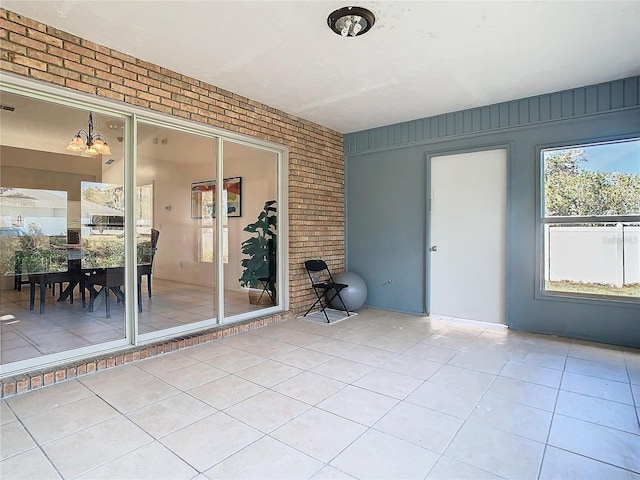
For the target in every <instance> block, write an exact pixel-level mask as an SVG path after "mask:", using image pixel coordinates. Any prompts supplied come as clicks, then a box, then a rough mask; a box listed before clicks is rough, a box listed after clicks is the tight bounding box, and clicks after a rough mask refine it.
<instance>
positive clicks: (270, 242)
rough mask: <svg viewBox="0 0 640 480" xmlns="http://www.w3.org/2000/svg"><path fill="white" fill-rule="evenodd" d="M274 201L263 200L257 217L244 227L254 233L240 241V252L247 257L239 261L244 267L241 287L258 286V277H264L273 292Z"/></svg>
mask: <svg viewBox="0 0 640 480" xmlns="http://www.w3.org/2000/svg"><path fill="white" fill-rule="evenodd" d="M276 211H277V209H276V201H275V200H269V201H267V202H265V204H264V207H263V209H262V211H261V212H260V214H259V215H258V219H257V220H256V221H255V222H253V223H250V224H249V225H247V226H246V227H245V228H244V231H245V232H249V233H252V234H254V235H253V236H252V237H251V238H248V239H246V240H245V241H244V242H242V245H241V246H242V253H243V254H244V255H247V256H248V258H243V259H242V261H241V262H240V263H241V265H242V266H243V267H244V270H243V272H242V276H241V277H240V279H239V280H240V285H241V286H243V287H259V286H260V285H261V282H260V280H259V279H265V280H264V281H266V282H267V287H268V289H269V290H270V291H271V292H273V293H274V294H275V282H276V245H277V243H278V242H277V227H278V217H277V215H276Z"/></svg>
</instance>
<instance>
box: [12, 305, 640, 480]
mask: <svg viewBox="0 0 640 480" xmlns="http://www.w3.org/2000/svg"><path fill="white" fill-rule="evenodd" d="M639 406H640V351H639V350H633V349H624V348H618V347H613V346H608V345H601V344H595V343H588V342H582V341H572V340H567V339H561V338H553V337H546V336H541V335H533V334H525V333H521V332H511V331H508V330H506V329H495V328H484V327H482V326H478V325H466V324H460V323H447V322H444V321H437V320H430V319H425V318H420V317H414V316H408V315H401V314H395V313H390V312H382V311H376V310H370V309H364V310H361V311H360V313H359V315H358V316H356V317H353V318H351V319H348V320H345V321H342V322H340V323H337V324H334V325H324V324H320V323H316V322H311V321H308V320H299V319H296V320H288V321H285V322H282V323H279V324H277V325H273V326H269V327H265V328H262V329H259V330H254V331H252V332H249V333H245V334H241V335H236V336H233V337H228V338H225V339H223V340H220V341H216V342H213V343H209V344H205V345H200V346H197V347H192V348H189V349H185V350H182V351H178V352H175V353H171V354H166V355H163V356H159V357H155V358H152V359H148V360H145V361H142V362H138V363H135V364H130V365H126V366H123V367H117V368H114V369H109V370H105V371H102V372H98V373H95V374H92V375H87V376H84V377H80V378H78V379H77V380H72V381H67V382H64V383H61V384H57V385H53V386H51V387H46V388H43V389H41V390H36V391H33V392H30V393H27V394H23V395H18V396H15V397H11V398H9V399H6V400H3V401H1V402H0V408H1V410H0V414H1V417H0V418H1V427H0V428H1V448H0V456H1V459H2V460H1V463H0V476H1V477H2V479H3V480H9V479H47V478H66V479H71V478H80V479H89V478H90V479H100V478H114V479H138V478H141V479H142V478H149V479H163V478H166V479H182V478H184V479H198V480H206V479H207V478H210V479H214V478H233V479H269V478H273V479H281V478H283V479H284V478H292V479H329V478H335V479H342V478H344V479H347V478H360V479H367V478H391V479H405V478H406V479H413V478H416V479H465V478H466V479H499V478H506V479H558V478H566V479H587V478H592V479H636V480H638V479H640V427H639V423H638V414H639V409H638V407H639Z"/></svg>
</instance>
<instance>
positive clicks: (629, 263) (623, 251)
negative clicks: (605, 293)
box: [545, 223, 640, 287]
mask: <svg viewBox="0 0 640 480" xmlns="http://www.w3.org/2000/svg"><path fill="white" fill-rule="evenodd" d="M545 240H546V241H545V267H546V268H545V277H546V280H547V281H563V280H564V281H571V282H582V283H601V284H609V285H614V286H616V287H622V286H623V285H629V284H633V283H640V226H628V225H624V224H622V223H619V224H617V225H616V226H611V227H595V226H594V227H568V226H565V225H545Z"/></svg>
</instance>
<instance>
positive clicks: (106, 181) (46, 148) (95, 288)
mask: <svg viewBox="0 0 640 480" xmlns="http://www.w3.org/2000/svg"><path fill="white" fill-rule="evenodd" d="M2 105H3V106H8V107H10V108H8V109H7V108H3V109H2V110H0V123H1V125H2V136H1V138H0V179H1V184H0V273H1V275H0V312H1V317H0V328H1V329H2V332H1V333H2V337H1V338H2V340H1V341H2V345H1V348H0V351H1V352H2V353H1V360H2V364H3V365H5V364H10V363H14V362H21V361H28V360H30V359H34V358H36V357H42V356H46V355H51V354H57V353H60V352H65V351H70V350H78V349H83V348H84V349H85V351H87V350H86V349H87V348H90V347H92V346H93V345H97V344H104V343H107V342H112V341H123V339H125V337H126V329H125V324H126V318H125V316H126V310H125V308H124V303H123V300H124V298H125V294H126V292H125V289H124V260H123V259H124V221H125V218H124V200H123V199H124V190H123V185H124V182H123V178H124V176H123V174H124V149H123V144H124V140H125V139H124V133H123V130H122V129H121V126H122V125H123V122H124V120H123V118H118V117H115V116H109V115H106V114H102V113H96V112H90V111H89V110H83V109H78V108H71V107H66V106H62V105H57V104H54V103H49V102H44V101H41V100H37V99H33V98H28V97H24V96H21V95H16V94H12V93H6V92H3V93H2ZM112 126H115V127H116V128H118V130H117V131H114V130H113V129H112V128H111V127H112ZM71 139H74V142H73V145H74V146H75V147H76V150H75V151H70V150H68V149H67V146H68V145H69V143H70V140H71ZM105 143H106V144H107V146H108V148H107V147H104V146H103V144H105ZM98 150H99V151H100V152H101V153H100V152H98ZM98 220H99V221H100V226H98V225H94V223H95V222H97V221H98ZM98 259H99V260H100V261H97V260H98ZM83 286H84V287H86V288H83Z"/></svg>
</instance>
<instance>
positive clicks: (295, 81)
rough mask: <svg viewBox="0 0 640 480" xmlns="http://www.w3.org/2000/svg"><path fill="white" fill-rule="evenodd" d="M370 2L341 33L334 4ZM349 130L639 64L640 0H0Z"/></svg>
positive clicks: (589, 80) (589, 79) (601, 77)
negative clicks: (358, 32) (355, 27)
mask: <svg viewBox="0 0 640 480" xmlns="http://www.w3.org/2000/svg"><path fill="white" fill-rule="evenodd" d="M353 4H356V5H358V6H362V7H366V8H369V9H370V10H371V11H373V12H374V14H375V15H376V23H375V25H374V27H373V28H372V29H371V31H370V32H369V33H367V34H366V35H364V36H361V37H356V38H342V37H340V36H338V35H336V34H334V33H333V32H332V31H331V30H330V29H329V28H328V27H327V16H328V15H329V14H330V13H331V12H332V11H333V10H335V9H337V8H340V7H343V6H346V5H353ZM2 7H3V8H6V9H8V10H11V11H14V12H16V13H19V14H22V15H25V16H27V17H30V18H33V19H36V20H38V21H41V22H44V23H46V24H48V25H52V26H54V27H56V28H58V29H61V30H63V31H66V32H70V33H73V34H75V35H78V36H80V37H82V38H85V39H87V40H91V41H93V42H96V43H98V44H101V45H105V46H108V47H110V48H113V49H115V50H119V51H121V52H124V53H127V54H129V55H133V56H135V57H137V58H140V59H143V60H147V61H150V62H152V63H155V64H157V65H160V66H163V67H166V68H168V69H171V70H174V71H177V72H180V73H182V74H185V75H189V76H191V77H194V78H197V79H199V80H203V81H205V82H208V83H211V84H213V85H216V86H218V87H221V88H224V89H227V90H230V91H232V92H235V93H238V94H240V95H243V96H246V97H249V98H251V99H254V100H257V101H260V102H263V103H265V104H267V105H270V106H272V107H275V108H278V109H280V110H284V111H285V112H289V113H292V114H294V115H298V116H300V117H302V118H305V119H308V120H311V121H314V122H317V123H319V124H321V125H325V126H327V127H330V128H332V129H335V130H337V131H339V132H342V133H348V132H353V131H358V130H363V129H368V128H373V127H377V126H382V125H389V124H393V123H397V122H402V121H407V120H412V119H417V118H423V117H429V116H432V115H438V114H441V113H446V112H452V111H457V110H461V109H466V108H471V107H476V106H481V105H489V104H493V103H498V102H502V101H506V100H512V99H517V98H523V97H528V96H533V95H538V94H543V93H550V92H556V91H559V90H564V89H568V88H574V87H579V86H584V85H591V84H595V83H599V82H603V81H607V80H614V79H619V78H624V77H628V76H632V75H638V74H640V2H639V1H631V2H618V1H604V2H597V1H566V2H564V1H540V0H538V1H507V2H504V1H503V2H485V1H471V2H462V1H448V2H444V1H440V2H436V1H413V2H406V1H356V0H348V1H346V2H342V1H333V0H331V1H278V2H273V1H211V0H210V1H175V0H174V1H119V0H102V1H88V0H63V1H58V0H56V1H51V0H47V1H31V0H2Z"/></svg>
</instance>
